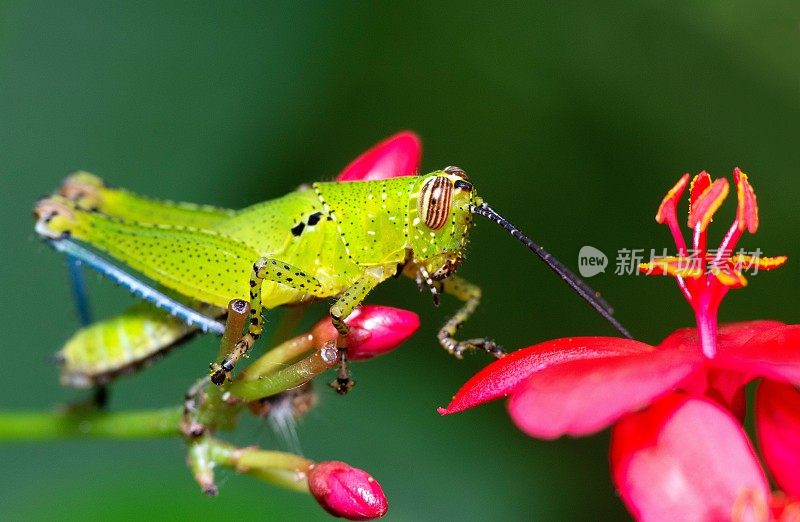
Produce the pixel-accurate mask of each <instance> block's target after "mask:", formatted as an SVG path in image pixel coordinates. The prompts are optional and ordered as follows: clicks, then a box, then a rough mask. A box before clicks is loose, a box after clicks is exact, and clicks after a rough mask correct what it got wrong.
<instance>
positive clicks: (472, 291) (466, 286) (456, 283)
mask: <svg viewBox="0 0 800 522" xmlns="http://www.w3.org/2000/svg"><path fill="white" fill-rule="evenodd" d="M442 285H443V288H442V291H443V292H444V293H446V294H450V295H452V296H454V297H456V298H457V299H459V300H461V301H463V302H464V306H462V307H461V309H459V310H458V312H456V313H455V315H453V317H451V318H450V319H449V320H448V321H447V322H446V323H445V324H444V326H442V328H441V329H440V330H439V333H438V335H437V337H438V339H439V344H441V345H442V347H443V348H444V349H445V350H447V352H448V353H450V354H451V355H453V356H455V357H456V358H458V359H461V358H462V357H463V354H464V350H470V349H477V350H484V351H485V352H487V353H490V354H492V355H494V356H495V357H497V358H500V357H502V356H503V355H505V352H503V349H502V347H500V346H498V345H497V343H495V342H494V341H493V340H491V339H487V338H476V339H467V340H465V341H459V340H457V339H455V337H454V336H455V334H456V332H457V331H458V329H459V328H460V327H461V325H462V324H463V323H464V321H466V320H467V319H469V317H470V316H471V315H472V313H473V312H474V311H475V309H476V308H477V307H478V304H479V303H480V301H481V289H480V287H478V286H476V285H474V284H472V283H470V282H468V281H465V280H464V279H462V278H460V277H458V276H451V277H449V278H447V279H445V280H444V281H443V282H442Z"/></svg>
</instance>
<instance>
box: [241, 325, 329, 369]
mask: <svg viewBox="0 0 800 522" xmlns="http://www.w3.org/2000/svg"><path fill="white" fill-rule="evenodd" d="M313 348H314V337H313V336H312V335H311V334H310V333H305V334H302V335H298V336H297V337H294V338H292V339H289V340H288V341H284V342H282V343H281V344H279V345H278V346H276V347H275V348H272V349H271V350H269V351H268V352H267V353H265V354H264V355H262V356H261V357H259V358H258V359H256V360H255V361H253V362H252V364H250V365H249V366H248V367H247V368H245V370H244V372H242V377H241V378H242V379H243V380H250V379H257V378H259V377H264V376H265V375H269V374H271V373H274V372H276V371H278V370H280V369H281V368H286V366H287V365H288V364H289V363H290V362H291V361H293V360H295V359H297V358H298V357H300V356H301V355H305V354H306V353H307V352H309V351H311V350H312V349H313Z"/></svg>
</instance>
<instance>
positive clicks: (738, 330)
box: [658, 321, 783, 362]
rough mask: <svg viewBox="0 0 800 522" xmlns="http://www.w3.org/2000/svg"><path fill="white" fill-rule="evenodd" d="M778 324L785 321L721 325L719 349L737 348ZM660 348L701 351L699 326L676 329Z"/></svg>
mask: <svg viewBox="0 0 800 522" xmlns="http://www.w3.org/2000/svg"><path fill="white" fill-rule="evenodd" d="M778 326H783V323H781V322H779V321H746V322H741V323H729V324H723V325H720V327H719V330H718V331H717V350H718V351H720V352H722V351H725V350H730V349H734V348H737V347H739V346H741V345H743V344H745V343H746V342H747V341H749V340H750V339H752V338H753V337H754V336H755V335H757V334H760V333H763V332H766V331H768V330H771V329H773V328H776V327H778ZM658 348H659V349H660V350H678V351H689V352H699V351H700V340H699V338H698V337H697V328H681V329H679V330H675V331H674V332H673V333H671V334H670V335H669V336H668V337H667V338H665V339H664V340H663V341H661V343H660V344H659V345H658ZM712 362H713V361H712Z"/></svg>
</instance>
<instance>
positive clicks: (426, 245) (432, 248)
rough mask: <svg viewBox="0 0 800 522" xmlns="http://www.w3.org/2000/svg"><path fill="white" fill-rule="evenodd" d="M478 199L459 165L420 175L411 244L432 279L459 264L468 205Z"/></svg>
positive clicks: (468, 218)
mask: <svg viewBox="0 0 800 522" xmlns="http://www.w3.org/2000/svg"><path fill="white" fill-rule="evenodd" d="M479 202H480V198H478V197H477V195H476V194H475V190H474V189H473V187H472V183H470V182H469V179H468V178H467V174H466V173H465V172H464V171H463V170H461V169H460V168H458V167H446V168H445V169H443V170H438V171H435V172H432V173H430V174H428V175H426V176H422V178H421V180H420V183H419V185H418V190H417V193H416V198H412V200H411V205H412V208H411V209H410V217H411V227H410V232H411V238H410V239H411V247H412V250H413V252H414V264H415V265H417V266H419V267H421V268H424V269H425V270H426V271H427V273H428V274H430V275H431V277H432V278H433V279H434V280H437V279H444V278H446V277H447V276H448V275H450V274H451V273H452V272H453V271H455V269H456V268H457V267H458V265H459V263H460V262H461V259H462V257H463V253H464V248H465V247H466V245H467V236H468V234H469V229H470V228H471V227H472V214H471V212H470V208H471V207H472V206H473V205H475V204H476V203H479Z"/></svg>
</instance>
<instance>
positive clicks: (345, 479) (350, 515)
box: [308, 461, 389, 520]
mask: <svg viewBox="0 0 800 522" xmlns="http://www.w3.org/2000/svg"><path fill="white" fill-rule="evenodd" d="M308 489H309V490H310V491H311V494H312V495H314V498H316V499H317V502H319V504H320V505H321V506H322V507H323V508H324V509H325V511H327V512H328V513H330V514H331V515H333V516H336V517H342V518H346V519H349V520H371V519H373V518H380V517H382V516H383V515H385V514H386V511H387V510H388V509H389V504H388V503H387V502H386V497H385V496H384V494H383V490H382V489H381V485H380V484H378V482H377V481H376V480H375V479H374V478H372V476H371V475H370V474H369V473H367V472H366V471H362V470H360V469H357V468H354V467H352V466H350V465H349V464H345V463H344V462H338V461H328V462H320V463H319V464H314V465H313V466H311V467H310V468H309V469H308Z"/></svg>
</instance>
